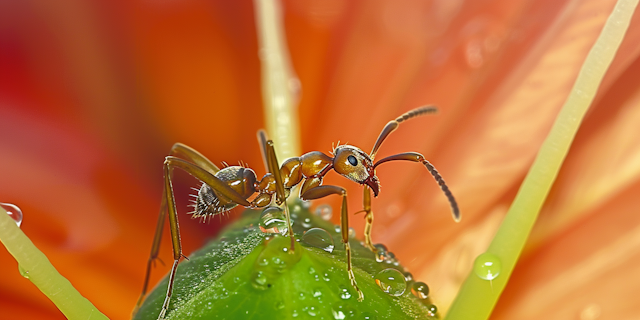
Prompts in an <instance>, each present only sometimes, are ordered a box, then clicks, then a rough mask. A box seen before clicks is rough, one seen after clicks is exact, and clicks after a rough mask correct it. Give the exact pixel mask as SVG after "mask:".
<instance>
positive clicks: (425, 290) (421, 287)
mask: <svg viewBox="0 0 640 320" xmlns="http://www.w3.org/2000/svg"><path fill="white" fill-rule="evenodd" d="M411 293H413V295H414V296H416V297H417V298H418V299H423V300H424V299H426V298H428V297H429V286H427V284H426V283H424V282H414V283H413V284H412V285H411Z"/></svg>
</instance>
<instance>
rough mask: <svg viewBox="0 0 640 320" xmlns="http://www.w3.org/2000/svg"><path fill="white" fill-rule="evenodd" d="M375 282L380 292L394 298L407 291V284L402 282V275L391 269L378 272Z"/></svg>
mask: <svg viewBox="0 0 640 320" xmlns="http://www.w3.org/2000/svg"><path fill="white" fill-rule="evenodd" d="M375 280H376V284H378V286H379V287H380V289H382V291H384V292H386V293H388V294H390V295H392V296H394V297H398V296H401V295H402V294H403V293H404V292H405V291H406V290H407V282H406V281H405V280H404V275H403V274H402V272H400V271H398V270H396V269H393V268H388V269H384V270H382V271H380V272H378V274H376V276H375Z"/></svg>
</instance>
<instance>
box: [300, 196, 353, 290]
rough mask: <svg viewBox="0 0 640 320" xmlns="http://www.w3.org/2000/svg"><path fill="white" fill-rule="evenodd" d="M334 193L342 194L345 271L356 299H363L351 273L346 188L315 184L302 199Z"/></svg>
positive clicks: (341, 218)
mask: <svg viewBox="0 0 640 320" xmlns="http://www.w3.org/2000/svg"><path fill="white" fill-rule="evenodd" d="M332 194H336V195H339V196H342V207H341V210H340V231H341V235H342V243H343V244H344V248H345V251H346V253H347V273H348V274H349V280H351V286H353V288H354V289H356V292H358V301H362V300H363V299H364V295H363V294H362V291H360V288H358V284H357V283H356V277H355V275H354V274H353V265H352V263H351V246H350V245H349V213H348V210H347V190H345V189H344V188H342V187H338V186H317V187H313V188H311V189H308V190H307V191H305V193H304V194H303V195H302V199H303V200H312V199H319V198H324V197H326V196H328V195H332Z"/></svg>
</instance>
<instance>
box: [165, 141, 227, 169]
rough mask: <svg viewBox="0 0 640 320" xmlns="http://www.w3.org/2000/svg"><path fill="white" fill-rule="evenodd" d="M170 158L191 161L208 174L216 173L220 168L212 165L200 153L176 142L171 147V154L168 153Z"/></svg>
mask: <svg viewBox="0 0 640 320" xmlns="http://www.w3.org/2000/svg"><path fill="white" fill-rule="evenodd" d="M169 155H170V156H179V157H181V158H184V159H186V160H189V161H191V162H192V163H194V164H196V165H197V166H199V167H200V168H203V169H205V170H207V171H209V172H210V173H216V172H218V171H220V168H218V166H216V165H215V164H213V162H211V160H209V159H207V157H205V156H204V155H202V153H200V152H198V150H196V149H194V148H191V147H189V146H187V145H186V144H183V143H180V142H177V143H175V144H174V145H173V146H172V147H171V152H169Z"/></svg>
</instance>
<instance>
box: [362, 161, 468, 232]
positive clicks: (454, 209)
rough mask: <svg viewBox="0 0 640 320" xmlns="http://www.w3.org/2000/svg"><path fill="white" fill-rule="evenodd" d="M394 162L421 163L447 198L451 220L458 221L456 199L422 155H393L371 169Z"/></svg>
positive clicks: (458, 213)
mask: <svg viewBox="0 0 640 320" xmlns="http://www.w3.org/2000/svg"><path fill="white" fill-rule="evenodd" d="M395 160H407V161H413V162H420V163H422V164H423V165H424V166H425V167H426V168H427V170H429V172H430V173H431V175H432V176H433V178H434V179H435V180H436V182H437V183H438V185H439V186H440V190H442V192H444V195H445V196H446V197H447V200H449V204H450V205H451V213H452V214H453V220H455V221H456V222H459V221H460V208H458V203H457V202H456V199H455V198H454V197H453V194H452V193H451V190H449V187H448V186H447V184H446V183H445V182H444V179H442V176H441V175H440V173H439V172H438V171H437V170H436V168H435V167H434V166H433V165H432V164H431V163H430V162H429V161H427V159H425V158H424V156H423V155H421V154H419V153H417V152H407V153H399V154H394V155H392V156H388V157H386V158H384V159H382V160H380V161H378V162H376V164H375V165H373V168H374V169H375V168H376V167H377V166H379V165H380V164H383V163H385V162H388V161H395Z"/></svg>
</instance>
